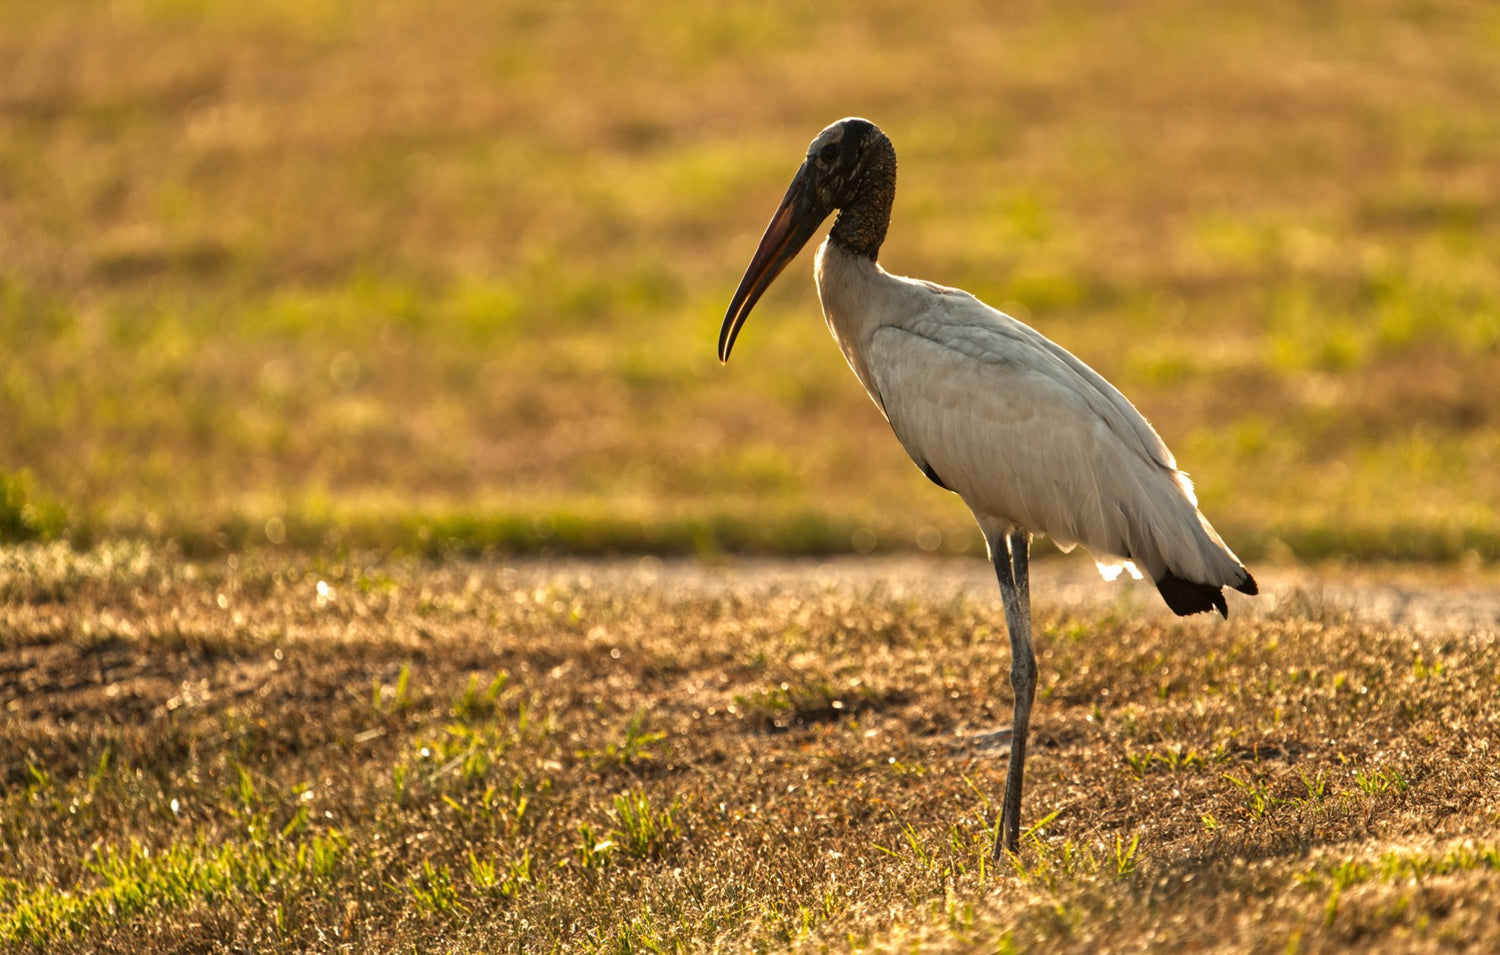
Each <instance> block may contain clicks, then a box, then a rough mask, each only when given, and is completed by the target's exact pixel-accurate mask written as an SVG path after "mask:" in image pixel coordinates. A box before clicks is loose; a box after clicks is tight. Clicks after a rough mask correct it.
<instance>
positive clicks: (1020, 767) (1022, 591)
mask: <svg viewBox="0 0 1500 955" xmlns="http://www.w3.org/2000/svg"><path fill="white" fill-rule="evenodd" d="M996 538H997V539H994V540H991V541H990V542H989V545H990V559H991V561H992V562H993V563H994V565H995V576H996V577H998V578H999V580H1000V600H1001V601H1002V602H1003V603H1004V604H1005V626H1006V629H1008V630H1009V631H1010V686H1011V689H1012V690H1013V691H1014V692H1015V697H1016V713H1015V721H1014V722H1013V723H1012V724H1011V739H1010V765H1009V767H1008V768H1007V770H1006V773H1005V801H1004V802H1003V803H1001V806H1000V830H999V832H998V833H996V838H995V858H997V859H998V858H999V857H1000V853H1001V852H1002V851H1007V852H1015V851H1017V849H1018V848H1019V847H1020V842H1021V777H1022V775H1023V774H1024V772H1025V768H1026V740H1027V737H1028V731H1029V730H1030V727H1031V704H1032V701H1033V700H1034V699H1035V698H1036V655H1035V654H1034V653H1033V652H1032V648H1031V579H1030V574H1029V570H1028V561H1029V558H1030V553H1031V535H1030V534H1028V533H1027V532H1026V531H1024V530H1021V529H1020V528H1011V529H1010V530H1009V531H1008V532H1007V533H1005V534H1004V535H1003V536H1001V535H998V534H997V535H996Z"/></svg>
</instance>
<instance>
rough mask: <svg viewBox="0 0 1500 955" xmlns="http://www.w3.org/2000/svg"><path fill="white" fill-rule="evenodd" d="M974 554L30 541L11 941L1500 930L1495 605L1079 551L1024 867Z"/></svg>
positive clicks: (15, 735) (999, 630) (1042, 622)
mask: <svg viewBox="0 0 1500 955" xmlns="http://www.w3.org/2000/svg"><path fill="white" fill-rule="evenodd" d="M975 563H976V565H977V564H978V562H975ZM1069 566H1071V565H1063V568H1067V567H1069ZM952 572H953V571H951V570H944V569H939V571H937V572H936V573H935V572H933V571H931V570H922V571H913V570H912V569H911V568H910V566H907V565H896V566H894V567H890V568H887V569H886V570H884V571H882V572H880V573H878V574H876V575H874V576H863V577H861V576H859V575H857V574H856V575H855V576H853V577H850V576H848V575H847V574H846V575H844V576H843V577H838V578H827V579H824V578H822V577H820V572H819V571H818V569H817V567H816V566H815V565H810V564H809V565H787V566H786V567H783V568H781V569H773V570H772V571H769V572H768V571H760V572H758V573H756V574H753V575H752V574H749V573H746V574H745V575H743V576H741V575H739V574H738V573H737V572H736V569H735V568H734V567H728V568H723V569H719V570H704V569H701V568H693V567H692V566H690V565H673V564H669V565H665V566H662V565H650V566H647V565H642V567H636V568H634V569H632V566H631V565H625V566H624V567H623V568H622V566H621V565H601V566H590V565H575V566H573V567H572V568H571V569H562V568H551V569H549V567H548V565H545V564H542V565H537V564H530V565H519V566H514V565H507V564H505V563H499V562H487V561H486V562H464V561H453V562H445V563H441V564H429V563H421V562H389V561H380V560H373V559H371V560H361V559H354V558H340V559H338V560H336V561H334V560H310V559H286V558H284V557H275V556H268V555H266V554H256V553H252V554H249V555H244V556H240V557H238V558H236V559H234V560H233V561H230V562H227V563H226V562H216V563H211V564H200V563H187V562H182V561H180V560H176V559H172V558H171V556H170V555H169V554H162V553H157V552H153V551H152V550H149V549H138V548H130V547H109V548H105V549H102V550H99V551H95V552H92V553H88V554H83V555H73V554H71V553H69V552H68V551H66V550H64V549H57V548H46V549H22V550H8V551H5V552H4V553H3V555H0V597H3V600H0V672H3V673H4V674H5V678H4V680H3V683H0V687H3V689H0V711H3V712H4V714H5V717H4V721H3V724H0V725H3V729H0V754H4V755H3V757H0V780H3V784H4V796H3V798H0V836H3V841H4V844H5V846H6V849H7V851H6V853H5V854H4V855H3V856H0V938H3V939H5V940H6V942H5V946H4V947H5V948H6V949H8V950H14V951H29V950H46V951H49V952H69V951H77V952H82V951H117V952H134V953H157V952H186V951H244V950H257V951H330V952H332V951H374V952H381V951H392V952H394V951H409V950H411V948H412V947H413V946H415V947H416V948H417V949H418V950H421V951H459V952H468V951H475V952H477V951H496V950H514V949H523V950H527V951H538V950H542V951H545V950H550V949H553V948H567V949H569V950H578V951H607V952H625V951H640V950H653V951H654V950H666V951H674V950H675V951H702V950H728V951H768V950H769V951H783V950H794V951H824V950H856V949H857V950H873V951H907V950H910V949H911V948H912V947H913V946H917V947H920V948H922V949H924V950H940V951H941V950H951V951H969V950H978V949H985V950H994V949H997V948H998V949H999V950H1002V951H1007V950H1031V949H1046V950H1048V951H1056V952H1073V951H1076V952H1096V951H1101V950H1160V949H1163V948H1169V947H1170V948H1177V949H1185V950H1192V951H1226V952H1228V951H1236V952H1238V951H1247V950H1248V951H1277V952H1280V951H1286V950H1296V951H1328V950H1356V951H1370V950H1383V951H1390V950H1396V949H1400V950H1413V951H1429V950H1430V951H1436V950H1470V951H1484V950H1488V949H1490V948H1492V947H1493V946H1495V945H1496V944H1500V931H1497V926H1500V918H1497V915H1500V912H1497V910H1496V903H1495V896H1494V893H1493V891H1492V886H1493V884H1494V880H1495V878H1496V877H1497V872H1500V798H1497V795H1496V794H1497V792H1500V787H1497V783H1500V762H1497V739H1500V707H1497V706H1496V702H1495V700H1496V690H1497V687H1500V650H1497V646H1500V645H1497V642H1496V640H1495V633H1494V627H1493V623H1492V621H1493V619H1494V616H1493V596H1492V594H1493V590H1491V591H1489V594H1490V596H1488V597H1486V596H1485V592H1484V591H1483V590H1477V591H1471V592H1470V593H1469V595H1468V597H1467V598H1465V599H1467V600H1468V601H1469V603H1468V604H1467V606H1468V607H1469V609H1470V610H1472V611H1473V616H1472V618H1471V619H1473V620H1478V621H1483V620H1486V619H1487V620H1489V621H1491V623H1489V624H1488V625H1485V624H1480V625H1479V626H1478V627H1472V626H1471V627H1467V628H1465V629H1463V630H1460V631H1452V630H1444V629H1441V628H1438V629H1428V630H1424V631H1422V632H1418V631H1416V630H1413V629H1411V628H1409V627H1405V626H1402V627H1395V626H1392V625H1390V624H1386V623H1382V622H1379V621H1378V620H1373V619H1368V618H1361V617H1355V616H1350V615H1349V614H1348V613H1347V612H1346V611H1345V610H1343V609H1341V604H1340V603H1339V602H1338V601H1337V600H1334V599H1330V598H1322V597H1318V596H1316V593H1317V591H1316V590H1313V591H1297V590H1293V589H1289V588H1288V587H1286V586H1275V587H1272V588H1270V589H1271V590H1272V592H1273V594H1274V596H1273V597H1272V598H1266V599H1262V600H1261V601H1259V602H1256V601H1249V600H1243V601H1240V602H1239V603H1237V604H1235V606H1234V608H1233V610H1234V613H1235V616H1234V617H1233V618H1232V619H1231V620H1230V621H1229V622H1228V623H1214V622H1211V621H1203V620H1192V621H1178V620H1176V619H1172V618H1169V617H1168V616H1166V615H1165V614H1163V613H1161V612H1159V611H1157V610H1155V609H1154V604H1145V603H1143V602H1142V601H1141V600H1140V599H1139V598H1140V597H1141V596H1142V594H1139V593H1135V592H1132V591H1126V592H1125V593H1124V595H1123V596H1120V597H1119V598H1118V599H1115V598H1113V597H1111V598H1110V599H1114V602H1112V603H1108V602H1101V601H1100V600H1097V599H1094V597H1092V596H1090V597H1089V599H1087V600H1086V601H1085V602H1084V603H1081V604H1077V605H1065V604H1063V603H1060V602H1059V599H1060V597H1061V596H1063V595H1072V596H1076V595H1077V594H1079V593H1082V594H1084V595H1095V594H1106V595H1110V594H1115V593H1117V592H1116V591H1106V590H1104V589H1103V586H1104V585H1102V584H1099V583H1097V582H1094V583H1088V584H1084V583H1083V582H1082V581H1081V580H1073V579H1072V578H1067V579H1060V578H1059V577H1058V575H1059V574H1060V573H1062V571H1061V570H1060V569H1059V567H1058V566H1057V565H1054V564H1048V563H1045V562H1044V563H1043V564H1042V565H1041V567H1040V571H1039V578H1038V583H1037V591H1038V627H1039V646H1040V648H1041V660H1042V673H1043V683H1042V690H1041V694H1040V704H1039V719H1038V724H1037V730H1036V732H1037V738H1038V745H1037V747H1036V749H1035V752H1034V755H1033V757H1032V760H1033V761H1032V763H1031V767H1030V768H1031V773H1030V777H1029V792H1028V807H1027V812H1026V820H1025V821H1026V824H1027V825H1033V824H1040V825H1041V830H1040V831H1039V832H1037V833H1035V835H1034V837H1028V838H1027V839H1026V840H1025V845H1024V848H1023V851H1022V852H1021V854H1020V856H1019V858H1018V859H1016V860H1014V861H1013V862H1012V861H1006V862H1004V863H1002V864H1000V865H999V866H997V867H990V866H988V865H987V864H986V861H987V854H988V851H989V846H990V841H991V830H990V827H991V826H992V824H993V820H994V818H995V816H996V815H997V812H998V807H997V806H996V805H995V802H994V800H995V798H996V796H997V794H998V788H999V784H1000V780H1001V779H1002V777H1003V772H1004V766H1003V760H1001V759H999V758H997V754H994V753H989V752H983V751H979V750H976V749H974V748H973V747H970V746H967V745H965V744H963V742H962V739H963V738H964V736H965V735H966V734H969V733H972V732H974V731H977V730H982V729H986V728H992V727H993V726H995V725H997V724H1000V723H1003V721H1004V719H1005V717H1006V714H1007V712H1008V709H1009V702H1008V692H1007V691H1006V690H1005V686H1006V673H1007V670H1008V659H1007V649H1006V641H1005V635H1004V629H1003V624H1002V619H1003V618H1002V616H1001V614H1000V613H999V610H998V607H997V606H996V601H995V600H993V599H992V598H991V597H990V596H989V592H988V590H987V589H984V590H963V591H961V590H959V589H958V588H957V587H956V586H954V585H952V584H950V583H940V584H934V583H933V581H934V580H943V579H944V576H943V575H946V574H949V573H952ZM955 576H956V577H959V578H962V580H963V581H964V582H965V583H967V584H971V585H973V586H978V585H977V584H974V581H976V580H979V581H982V577H983V574H982V565H979V566H978V567H974V566H970V567H966V568H962V569H961V571H960V572H958V573H956V574H955ZM1387 583H1389V582H1387V581H1382V580H1379V579H1376V580H1374V581H1373V585H1374V586H1375V588H1376V590H1377V591H1379V592H1400V593H1403V594H1405V595H1406V598H1407V599H1406V606H1407V609H1408V611H1410V609H1411V608H1412V607H1417V606H1419V605H1422V604H1423V603H1424V602H1425V603H1426V605H1428V606H1431V607H1437V608H1441V607H1443V606H1444V605H1445V604H1448V603H1457V600H1454V601H1449V600H1448V599H1447V598H1446V597H1445V591H1444V590H1443V589H1442V588H1441V587H1437V588H1434V587H1433V585H1432V584H1431V582H1430V581H1429V582H1428V583H1427V584H1424V585H1422V586H1421V587H1411V586H1407V587H1405V589H1400V588H1395V587H1387V586H1386V584H1387ZM1481 583H1482V582H1481ZM1489 583H1491V584H1492V583H1493V582H1492V581H1491V582H1489ZM1080 587H1081V588H1082V589H1081V590H1080V589H1078V588H1080ZM1310 594H1311V595H1310ZM1486 599H1487V600H1489V601H1490V603H1488V604H1486V603H1484V601H1485V600H1486ZM1137 604H1142V605H1140V606H1137ZM1486 607H1488V609H1486ZM1257 608H1259V610H1260V611H1261V612H1257ZM1487 614H1488V616H1486V615H1487ZM502 674H503V675H504V678H503V679H501V680H499V681H498V682H497V681H496V677H497V675H502ZM132 847H138V848H137V849H133V848H132ZM111 860H113V861H111ZM28 938H30V939H32V941H31V942H27V941H26V939H28Z"/></svg>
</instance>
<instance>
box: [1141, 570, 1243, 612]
mask: <svg viewBox="0 0 1500 955" xmlns="http://www.w3.org/2000/svg"><path fill="white" fill-rule="evenodd" d="M1156 589H1157V590H1159V591H1161V598H1162V599H1163V600H1165V601H1166V602H1167V606H1168V607H1170V608H1171V609H1172V612H1173V613H1175V614H1177V616H1179V617H1186V616H1189V615H1191V614H1195V613H1207V612H1208V611H1210V610H1217V611H1218V612H1219V616H1221V617H1224V618H1226V619H1227V618H1228V617H1229V604H1228V603H1227V602H1226V601H1225V600H1224V589H1223V587H1222V586H1221V585H1219V584H1200V583H1195V582H1193V581H1191V580H1184V579H1183V578H1181V577H1178V576H1177V575H1176V574H1173V573H1172V572H1171V571H1167V572H1166V573H1165V574H1163V575H1162V576H1161V578H1160V579H1159V580H1157V581H1156Z"/></svg>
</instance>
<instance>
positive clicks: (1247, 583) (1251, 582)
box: [1234, 570, 1260, 597]
mask: <svg viewBox="0 0 1500 955" xmlns="http://www.w3.org/2000/svg"><path fill="white" fill-rule="evenodd" d="M1234 589H1235V590H1238V591H1239V592H1240V593H1242V594H1249V595H1250V596H1252V597H1253V596H1255V595H1256V594H1258V593H1260V587H1259V586H1257V585H1256V583H1255V578H1254V577H1251V576H1250V571H1248V570H1247V571H1245V579H1244V580H1242V581H1240V582H1239V583H1237V584H1235V585H1234Z"/></svg>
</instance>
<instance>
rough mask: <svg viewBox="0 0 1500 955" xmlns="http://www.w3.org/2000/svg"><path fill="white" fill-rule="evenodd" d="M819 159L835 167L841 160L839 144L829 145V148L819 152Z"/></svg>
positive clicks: (826, 147) (825, 147)
mask: <svg viewBox="0 0 1500 955" xmlns="http://www.w3.org/2000/svg"><path fill="white" fill-rule="evenodd" d="M818 158H819V159H821V160H822V161H823V162H825V163H827V164H829V165H830V166H831V165H833V164H834V163H835V162H836V161H837V160H838V158H839V144H838V143H829V144H828V145H827V146H824V147H823V148H822V149H820V150H818Z"/></svg>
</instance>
